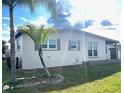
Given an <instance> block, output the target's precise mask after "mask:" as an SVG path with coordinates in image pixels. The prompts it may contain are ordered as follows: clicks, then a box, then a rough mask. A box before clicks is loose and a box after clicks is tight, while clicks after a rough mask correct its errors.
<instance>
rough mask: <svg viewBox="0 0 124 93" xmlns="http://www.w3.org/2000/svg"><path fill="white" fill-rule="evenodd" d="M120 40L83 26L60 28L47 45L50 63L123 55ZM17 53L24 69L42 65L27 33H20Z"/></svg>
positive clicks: (93, 59)
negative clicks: (120, 53)
mask: <svg viewBox="0 0 124 93" xmlns="http://www.w3.org/2000/svg"><path fill="white" fill-rule="evenodd" d="M118 43H119V41H116V40H113V39H109V38H106V37H102V36H99V35H95V34H91V33H89V32H85V31H82V30H79V29H59V31H57V32H55V33H53V34H51V35H50V36H49V38H48V40H47V41H46V42H45V43H44V45H43V58H44V61H45V63H46V66H47V67H49V68H50V67H59V66H69V65H76V64H82V62H87V61H98V60H111V59H119V58H120V56H119V55H118V51H119V50H118V47H117V45H118ZM16 57H18V58H19V59H18V62H19V64H20V67H21V68H22V69H37V68H41V67H42V64H41V62H40V58H39V55H38V51H37V47H36V45H35V44H34V42H33V40H32V39H31V38H30V37H29V36H27V35H26V34H23V33H20V32H17V33H16Z"/></svg>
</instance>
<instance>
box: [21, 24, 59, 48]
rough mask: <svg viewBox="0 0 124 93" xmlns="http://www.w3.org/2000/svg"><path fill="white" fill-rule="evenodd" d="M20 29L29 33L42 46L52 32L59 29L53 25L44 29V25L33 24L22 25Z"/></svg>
mask: <svg viewBox="0 0 124 93" xmlns="http://www.w3.org/2000/svg"><path fill="white" fill-rule="evenodd" d="M19 31H20V32H22V33H25V34H27V35H28V36H29V37H30V38H31V39H32V40H33V41H34V42H35V43H36V44H38V45H40V46H41V45H42V44H44V42H45V41H46V40H47V39H48V37H49V36H50V34H51V33H53V32H56V31H57V30H56V29H55V28H53V27H48V28H45V29H44V26H41V27H39V28H36V27H35V26H34V25H32V24H28V25H25V26H24V27H20V28H19Z"/></svg>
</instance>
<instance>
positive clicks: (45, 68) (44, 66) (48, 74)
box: [39, 48, 51, 77]
mask: <svg viewBox="0 0 124 93" xmlns="http://www.w3.org/2000/svg"><path fill="white" fill-rule="evenodd" d="M39 57H40V60H41V64H42V65H43V68H44V70H45V72H46V73H47V76H48V77H50V76H51V74H50V72H49V71H48V69H47V67H46V65H45V63H44V60H43V53H42V48H39Z"/></svg>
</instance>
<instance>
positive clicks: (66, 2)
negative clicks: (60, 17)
mask: <svg viewBox="0 0 124 93" xmlns="http://www.w3.org/2000/svg"><path fill="white" fill-rule="evenodd" d="M57 1H58V2H59V1H61V3H60V4H59V5H60V6H61V7H60V10H59V12H60V13H61V12H62V13H63V14H67V13H70V14H71V15H70V16H69V17H68V18H66V20H68V22H69V23H70V24H71V25H75V23H79V22H84V19H85V20H93V22H94V23H93V24H92V25H91V27H89V28H88V30H93V29H94V30H101V28H102V30H103V29H104V30H105V29H106V28H107V30H105V31H104V32H102V31H101V33H106V34H108V32H109V33H112V34H113V36H111V37H114V39H119V38H118V36H119V34H120V29H119V28H120V7H121V6H120V3H121V1H120V0H93V1H91V0H57ZM8 10H9V9H8V8H7V7H4V6H2V39H3V40H6V41H7V40H9V11H8ZM49 17H50V14H49V12H48V11H47V10H46V9H45V8H43V7H42V6H37V7H36V9H35V12H34V13H32V14H31V12H30V10H29V8H28V7H26V6H22V7H20V6H17V7H15V9H14V25H15V29H17V27H18V26H20V25H23V24H25V23H26V22H32V23H34V24H36V25H40V24H42V22H44V23H46V20H47V19H49ZM106 21H108V22H106ZM88 22H90V21H88ZM101 23H102V24H103V25H101ZM46 24H47V23H46ZM89 24H91V23H89ZM104 24H105V25H106V26H104ZM107 24H108V26H107ZM110 24H111V25H110ZM112 27H114V28H117V29H116V30H113V31H112V30H108V28H112ZM90 28H92V29H90ZM108 36H109V35H108Z"/></svg>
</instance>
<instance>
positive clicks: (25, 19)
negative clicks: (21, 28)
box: [19, 17, 29, 22]
mask: <svg viewBox="0 0 124 93" xmlns="http://www.w3.org/2000/svg"><path fill="white" fill-rule="evenodd" d="M19 18H20V19H21V20H23V21H24V22H28V21H29V20H28V19H27V18H24V17H19Z"/></svg>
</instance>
